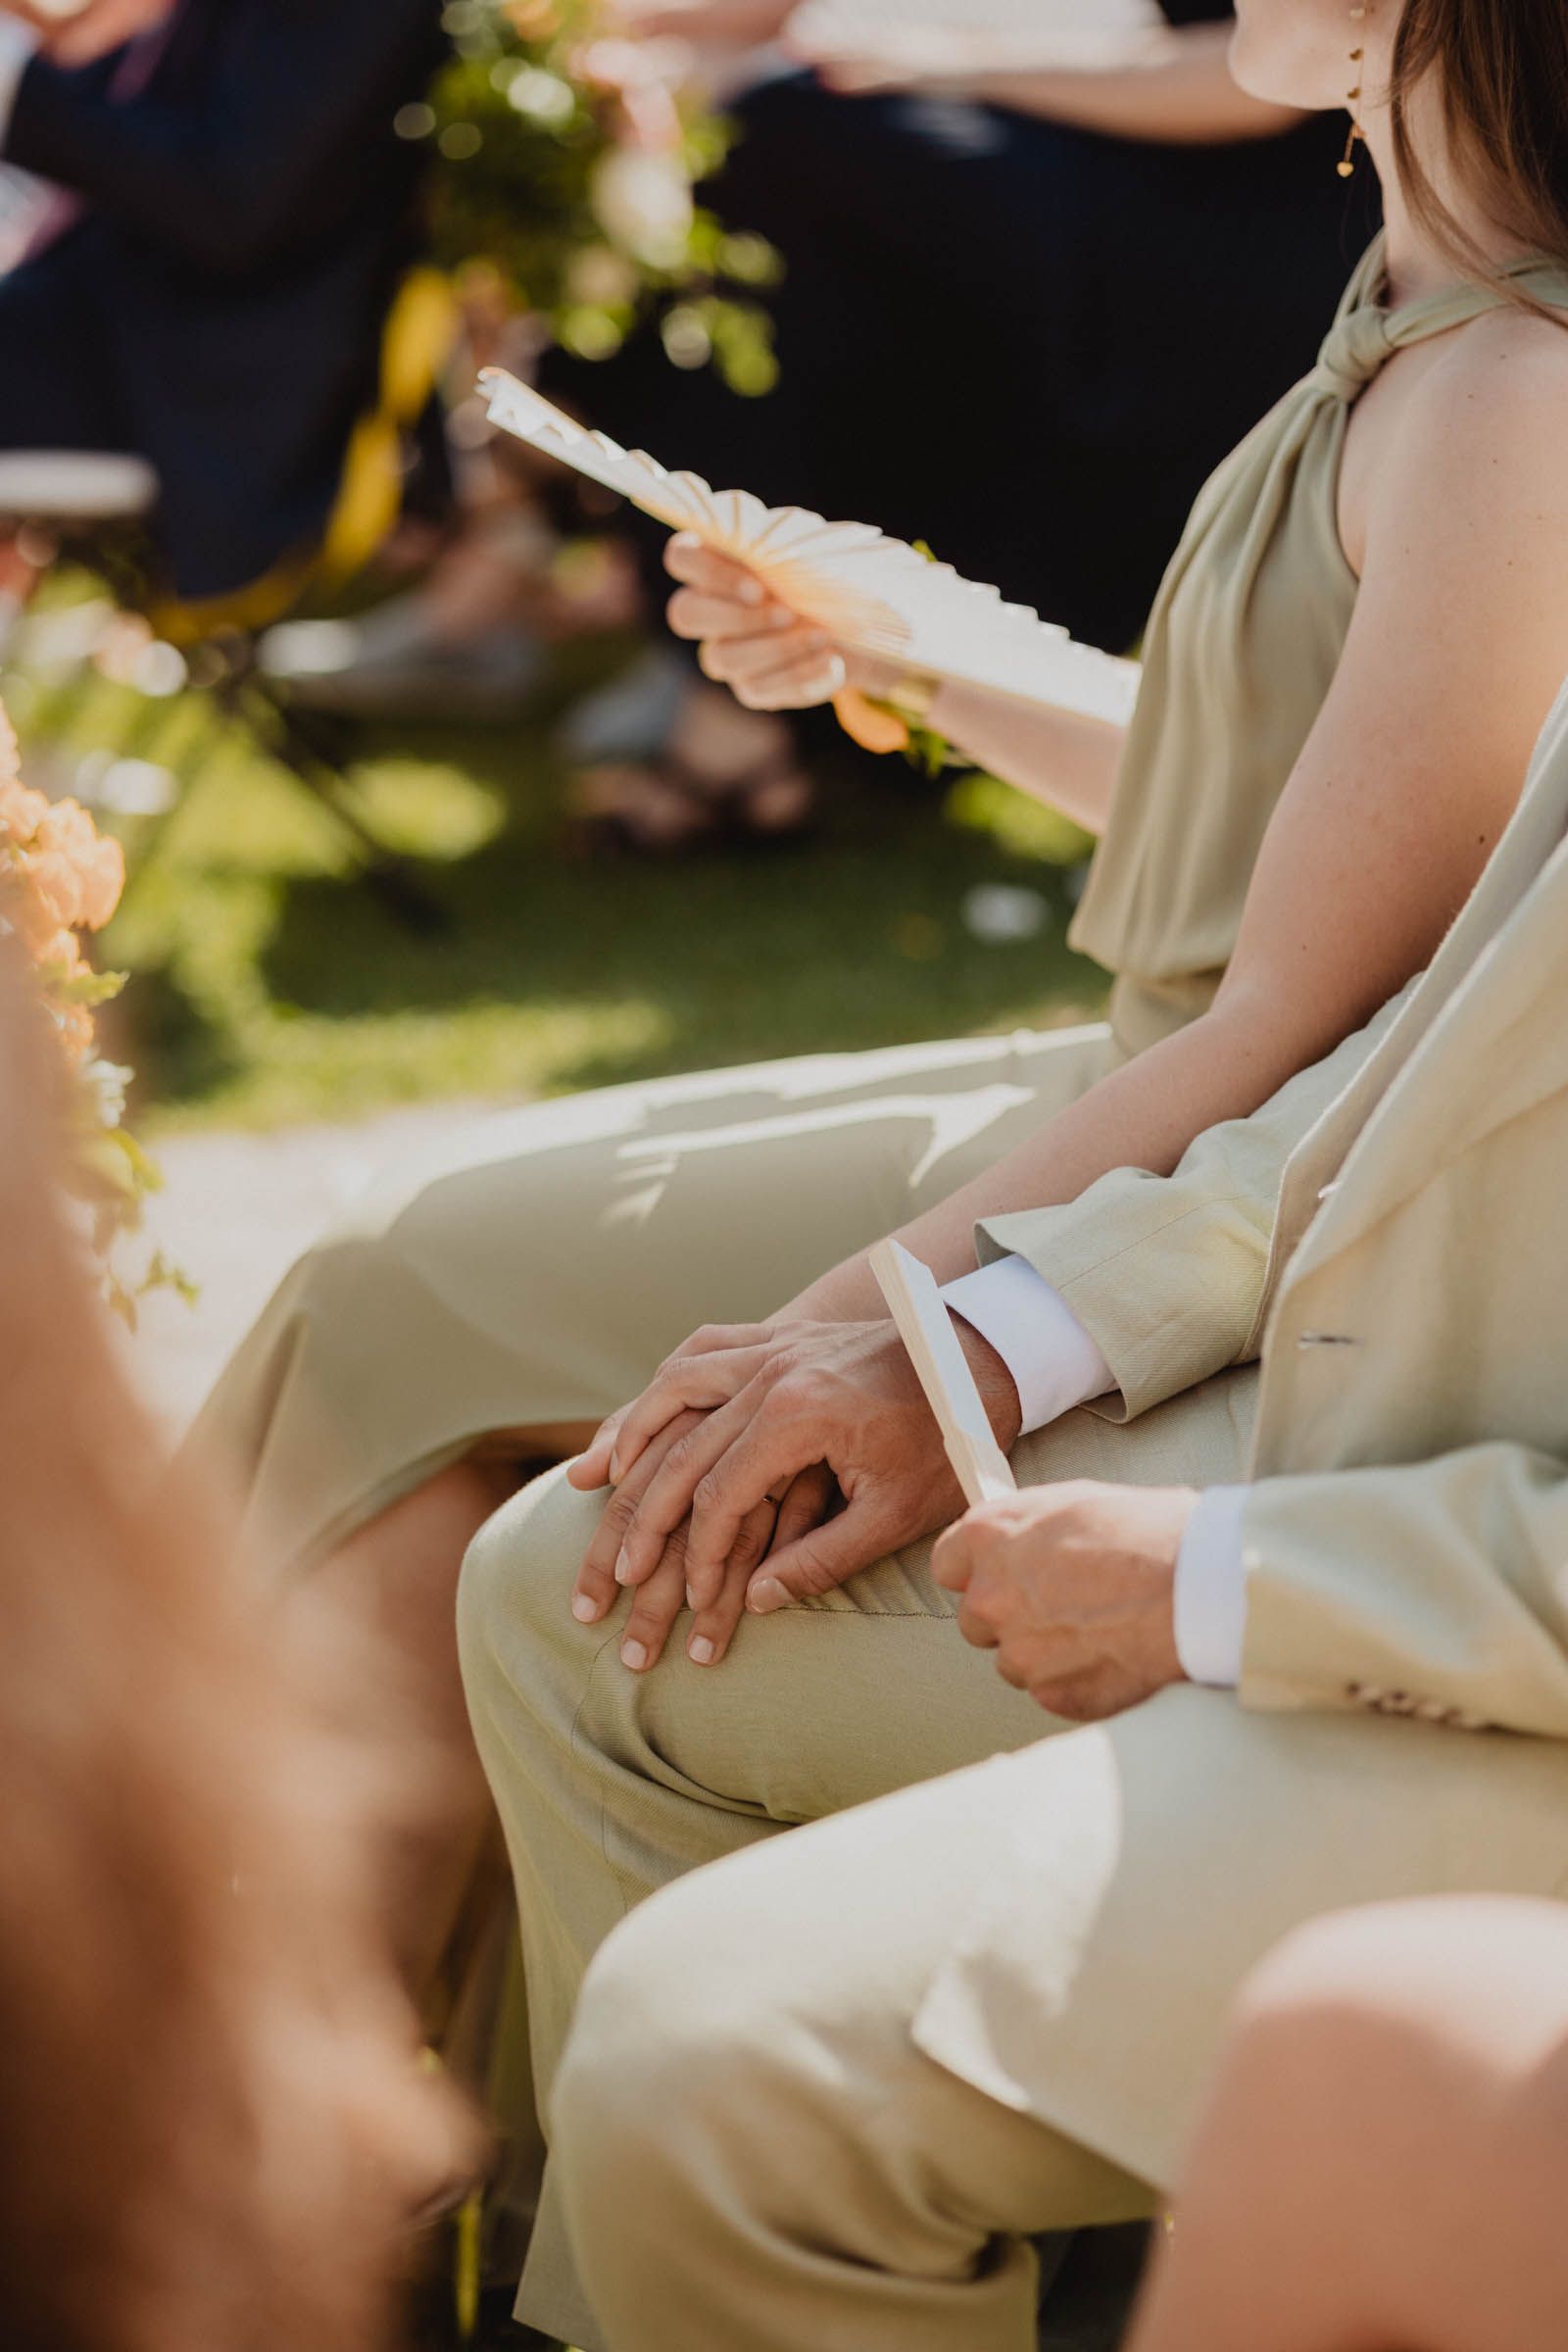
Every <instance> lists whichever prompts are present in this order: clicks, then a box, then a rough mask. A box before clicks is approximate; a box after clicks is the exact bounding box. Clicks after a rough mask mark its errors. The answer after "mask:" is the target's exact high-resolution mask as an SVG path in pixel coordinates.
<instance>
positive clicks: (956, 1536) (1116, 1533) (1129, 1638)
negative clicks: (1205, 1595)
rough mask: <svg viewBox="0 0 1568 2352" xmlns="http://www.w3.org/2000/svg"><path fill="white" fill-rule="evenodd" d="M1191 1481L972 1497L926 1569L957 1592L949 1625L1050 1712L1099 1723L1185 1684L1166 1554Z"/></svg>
mask: <svg viewBox="0 0 1568 2352" xmlns="http://www.w3.org/2000/svg"><path fill="white" fill-rule="evenodd" d="M1197 1502H1198V1496H1197V1495H1196V1494H1195V1493H1194V1491H1193V1489H1192V1488H1191V1487H1102V1486H1094V1485H1091V1484H1090V1483H1089V1481H1087V1480H1074V1481H1071V1482H1068V1483H1064V1484H1062V1485H1060V1486H1054V1487H1034V1488H1030V1489H1027V1490H1026V1491H1025V1492H1023V1493H1022V1494H1018V1495H1007V1496H1005V1498H1004V1500H1002V1501H1000V1502H986V1503H981V1504H980V1505H979V1506H978V1507H977V1508H976V1509H974V1510H972V1511H969V1512H968V1513H966V1514H965V1516H964V1517H963V1518H962V1519H960V1520H959V1521H958V1523H957V1525H956V1526H955V1527H950V1528H949V1529H948V1531H947V1533H946V1534H945V1535H944V1536H943V1537H942V1538H941V1540H940V1541H939V1543H938V1544H937V1547H936V1552H935V1555H934V1557H933V1560H932V1573H933V1574H934V1575H935V1577H936V1580H937V1582H938V1584H939V1585H945V1586H946V1587H947V1589H948V1591H949V1592H950V1593H961V1594H962V1595H963V1598H962V1603H961V1605H960V1607H959V1610H958V1630H959V1632H960V1633H961V1634H962V1636H963V1638H964V1640H965V1641H966V1642H973V1643H974V1645H975V1646H976V1648H978V1649H994V1650H995V1651H996V1653H997V1671H998V1673H999V1674H1000V1675H1001V1676H1002V1678H1003V1680H1004V1682H1007V1683H1011V1685H1012V1686H1013V1688H1014V1690H1017V1691H1028V1693H1029V1695H1030V1697H1031V1698H1034V1699H1038V1700H1039V1702H1040V1704H1041V1706H1043V1707H1047V1708H1049V1709H1050V1711H1051V1713H1052V1714H1054V1715H1065V1716H1067V1717H1068V1718H1069V1719H1070V1720H1071V1721H1073V1722H1077V1723H1087V1722H1098V1721H1099V1720H1100V1719H1101V1718H1102V1717H1103V1716H1106V1715H1119V1714H1121V1713H1122V1711H1123V1710H1124V1709H1125V1708H1127V1707H1136V1706H1139V1705H1141V1704H1142V1702H1143V1701H1144V1700H1145V1699H1146V1698H1152V1696H1153V1694H1154V1692H1155V1691H1163V1690H1164V1689H1165V1687H1166V1685H1167V1684H1169V1683H1180V1682H1185V1680H1186V1679H1187V1678H1186V1676H1185V1675H1184V1674H1183V1672H1182V1666H1181V1660H1180V1658H1179V1657H1178V1656H1177V1654H1176V1617H1175V1593H1176V1560H1177V1555H1178V1554H1179V1552H1180V1550H1181V1546H1182V1538H1183V1536H1184V1535H1185V1534H1186V1532H1187V1522H1188V1520H1189V1519H1190V1518H1191V1517H1192V1515H1193V1511H1194V1509H1195V1507H1196V1505H1197Z"/></svg>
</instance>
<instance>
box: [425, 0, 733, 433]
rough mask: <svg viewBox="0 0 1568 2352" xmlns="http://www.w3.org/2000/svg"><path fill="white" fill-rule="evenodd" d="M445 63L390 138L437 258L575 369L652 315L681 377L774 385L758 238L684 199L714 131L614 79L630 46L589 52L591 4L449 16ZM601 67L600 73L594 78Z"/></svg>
mask: <svg viewBox="0 0 1568 2352" xmlns="http://www.w3.org/2000/svg"><path fill="white" fill-rule="evenodd" d="M443 23H444V25H445V27H446V30H447V32H448V35H449V37H450V39H451V41H452V45H453V54H452V58H451V62H450V63H449V65H448V66H447V67H446V68H445V70H444V71H443V73H441V74H440V75H439V77H438V79H437V81H436V84H435V86H434V88H433V89H432V91H431V93H430V98H429V101H428V103H425V104H419V105H416V106H411V107H406V108H405V109H404V110H403V113H402V114H401V115H400V116H399V118H398V128H399V130H400V131H401V132H402V134H403V135H404V136H405V137H407V138H411V139H416V140H419V141H426V142H428V143H429V144H430V146H431V147H432V148H433V150H434V154H433V157H432V166H433V169H432V174H431V196H430V233H431V247H432V253H433V258H434V259H435V260H436V261H437V262H438V263H439V264H440V265H441V266H442V267H443V268H445V269H447V270H451V271H452V272H453V273H454V274H455V275H456V276H457V277H458V278H459V279H460V281H461V280H462V278H463V276H464V274H465V273H466V272H469V271H472V270H475V269H481V270H490V271H493V272H495V273H496V274H497V275H498V276H499V278H500V280H501V282H502V285H503V287H504V289H505V293H506V297H507V299H508V300H509V301H510V302H511V303H512V304H513V305H514V306H515V308H517V309H519V310H526V311H528V312H530V313H531V314H532V315H533V316H534V318H536V319H538V320H539V321H540V323H541V324H542V326H543V327H544V328H545V329H546V331H547V332H548V333H549V334H550V335H551V336H552V337H554V339H555V340H556V341H558V342H559V343H561V344H562V345H563V346H564V348H565V349H566V350H568V351H570V352H572V353H573V354H574V355H575V356H576V357H578V358H580V359H586V360H604V359H609V358H611V357H612V356H613V354H614V353H615V352H616V351H618V350H619V348H620V346H621V344H622V343H623V342H624V341H625V338H626V336H627V335H628V334H629V333H630V332H631V330H632V328H633V326H634V325H635V324H636V323H637V321H638V319H640V318H642V317H644V316H646V315H648V314H650V313H652V314H653V315H654V316H655V317H656V318H657V319H658V320H659V323H660V327H661V331H662V335H663V340H664V346H665V349H666V351H667V352H668V353H669V356H670V358H671V360H672V361H673V363H674V364H675V365H676V366H677V367H686V368H700V367H706V366H708V365H709V364H710V363H711V364H712V365H713V366H715V367H716V368H718V369H719V371H720V373H721V374H722V375H723V376H724V378H725V380H726V381H727V382H728V383H729V384H730V386H731V387H732V388H733V389H734V390H735V391H737V392H741V393H746V394H759V393H763V392H767V391H769V390H771V388H772V386H773V384H774V382H775V381H776V378H777V367H776V364H775V362H774V358H773V351H772V338H771V329H770V322H769V319H768V314H767V312H766V310H765V308H764V307H763V306H762V305H761V304H760V303H759V302H758V301H756V300H755V299H750V298H749V295H750V293H751V292H752V291H753V290H755V289H757V288H760V287H762V286H765V285H768V284H770V283H772V282H773V280H774V279H775V278H776V276H777V274H778V269H779V264H778V259H777V256H776V255H775V254H774V252H773V250H772V248H771V246H769V245H768V244H767V243H766V242H765V240H764V239H762V238H760V237H757V236H750V235H746V234H744V233H733V232H730V231H727V230H725V229H724V227H723V226H722V225H721V224H720V223H719V222H718V221H716V220H715V219H714V218H713V217H712V215H711V214H710V213H707V212H705V211H704V210H702V208H701V207H700V206H698V205H697V204H696V203H695V201H694V197H693V190H694V188H696V187H697V186H698V185H699V184H700V183H701V182H702V181H703V180H704V179H706V178H707V176H708V175H709V173H710V172H713V171H715V170H716V169H717V167H718V166H719V164H720V163H722V161H723V158H724V155H725V152H726V150H727V148H728V145H729V132H728V129H727V127H726V125H725V124H724V123H723V122H722V121H721V120H720V119H719V118H718V117H717V116H715V115H713V114H711V113H709V112H706V111H704V110H703V109H702V108H701V107H699V106H698V105H696V104H695V103H694V102H693V101H692V100H691V99H689V98H687V97H684V96H678V95H676V94H674V93H672V92H670V91H669V90H667V89H665V88H663V87H662V85H660V84H658V83H654V84H651V85H650V84H639V83H638V82H637V81H636V79H635V78H634V77H633V78H631V79H629V80H628V79H625V78H621V79H617V78H616V73H617V71H619V70H621V69H623V68H624V69H627V70H628V71H629V67H628V61H632V62H634V60H635V56H636V52H635V50H634V49H633V47H632V45H631V44H628V43H625V42H620V43H611V44H606V43H603V42H601V43H599V44H598V45H597V47H596V46H595V45H593V34H594V30H595V10H594V7H593V5H592V0H449V5H448V6H447V8H446V10H445V12H444V17H443ZM596 58H598V59H601V60H603V61H605V62H604V63H602V64H601V65H599V66H597V67H596V66H595V65H594V62H593V61H594V60H595V59H596Z"/></svg>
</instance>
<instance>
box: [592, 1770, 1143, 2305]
mask: <svg viewBox="0 0 1568 2352" xmlns="http://www.w3.org/2000/svg"><path fill="white" fill-rule="evenodd" d="M991 1769H993V1768H991V1767H987V1766H981V1767H980V1768H979V1773H978V1775H977V1774H975V1773H972V1772H968V1773H960V1774H954V1775H950V1776H949V1777H948V1778H947V1779H945V1780H943V1781H940V1782H938V1783H936V1784H935V1785H934V1786H932V1787H927V1788H924V1789H920V1790H918V1791H917V1794H918V1799H919V1801H918V1803H913V1802H911V1801H910V1797H909V1794H908V1793H906V1794H905V1795H904V1796H901V1797H894V1798H891V1799H889V1800H887V1801H886V1802H885V1803H883V1804H879V1805H877V1806H875V1807H871V1808H868V1809H866V1810H864V1811H861V1812H857V1813H852V1814H849V1815H847V1816H845V1817H844V1818H843V1819H842V1820H840V1821H837V1822H833V1823H830V1824H826V1825H824V1826H823V1827H820V1828H817V1829H814V1830H811V1831H809V1832H806V1833H804V1834H803V1836H802V1837H801V1838H799V1839H794V1838H792V1839H790V1840H789V1841H788V1845H789V1849H790V1850H789V1851H788V1853H787V1854H785V1853H783V1852H781V1851H780V1850H778V1848H777V1847H776V1844H769V1845H768V1846H766V1847H764V1848H762V1849H761V1850H760V1851H758V1852H754V1853H751V1854H747V1855H744V1856H741V1857H740V1858H739V1859H738V1860H736V1861H731V1862H725V1863H721V1864H719V1865H717V1866H716V1867H715V1868H714V1869H712V1870H710V1871H703V1872H700V1873H699V1874H698V1876H697V1877H696V1878H695V1879H691V1880H688V1881H686V1882H684V1883H683V1884H682V1885H681V1886H680V1887H675V1888H671V1889H669V1890H668V1891H667V1892H665V1893H664V1894H662V1895H659V1896H657V1897H656V1898H655V1899H654V1900H653V1902H652V1903H650V1904H649V1905H647V1906H646V1907H645V1908H644V1909H643V1910H641V1911H640V1912H638V1914H637V1916H636V1917H635V1919H632V1920H630V1921H628V1922H627V1923H626V1925H625V1926H624V1927H622V1928H620V1929H618V1930H617V1931H616V1933H615V1935H614V1936H613V1938H612V1940H611V1942H610V1944H609V1945H608V1947H607V1948H606V1949H605V1950H604V1951H603V1952H602V1953H601V1954H600V1955H599V1958H598V1959H597V1960H596V1961H595V1963H594V1965H593V1968H592V1970H591V1971H590V1974H589V1977H588V1982H587V1985H586V1987H585V1990H584V1993H583V1996H582V2008H581V2013H580V2020H579V2024H578V2028H577V2031H576V2033H575V2034H573V2036H572V2038H571V2041H570V2044H569V2045H568V2049H567V2052H566V2056H565V2059H564V2064H563V2067H562V2070H561V2074H560V2077H559V2080H558V2082H557V2088H556V2098H555V2104H554V2126H555V2131H554V2144H555V2155H554V2159H553V2161H554V2163H555V2165H556V2168H557V2174H556V2177H557V2180H558V2188H559V2193H560V2194H561V2196H562V2199H563V2202H564V2209H565V2213H566V2218H567V2224H568V2229H569V2230H570V2233H571V2236H572V2238H573V2240H574V2242H575V2244H576V2247H577V2250H578V2252H579V2254H580V2256H581V2259H582V2262H583V2269H584V2276H585V2278H586V2279H587V2281H588V2283H589V2286H590V2289H591V2293H592V2297H593V2305H594V2312H595V2316H596V2318H597V2320H598V2322H599V2326H600V2331H601V2332H600V2334H599V2335H598V2336H596V2337H595V2339H594V2340H595V2342H596V2343H600V2342H602V2343H604V2344H607V2345H609V2346H611V2347H613V2352H695V2347H697V2346H701V2347H702V2352H805V2348H807V2347H809V2352H1031V2347H1032V2346H1033V2344H1034V2340H1035V2333H1034V2330H1035V2306H1036V2289H1037V2276H1036V2263H1035V2258H1034V2252H1033V2249H1032V2247H1031V2246H1030V2244H1029V2235H1030V2233H1032V2232H1035V2231H1039V2230H1043V2229H1070V2228H1074V2227H1077V2226H1080V2225H1084V2224H1089V2223H1096V2222H1115V2221H1127V2220H1130V2219H1133V2218H1135V2217H1137V2216H1139V2215H1142V2214H1147V2213H1149V2212H1151V2211H1152V2209H1153V2205H1154V2202H1155V2199H1154V2195H1153V2192H1152V2191H1151V2190H1150V2189H1149V2188H1148V2187H1147V2186H1146V2185H1145V2184H1144V2183H1142V2182H1140V2181H1138V2180H1134V2179H1133V2178H1131V2177H1130V2176H1129V2175H1128V2174H1126V2173H1123V2172H1121V2171H1119V2170H1118V2169H1117V2168H1116V2167H1115V2166H1114V2165H1111V2164H1108V2163H1106V2162H1105V2161H1104V2160H1103V2159H1102V2158H1101V2157H1098V2156H1096V2155H1095V2154H1093V2153H1092V2152H1091V2151H1090V2150H1088V2149H1087V2148H1084V2147H1081V2146H1078V2145H1075V2144H1074V2142H1073V2141H1072V2140H1070V2139H1069V2138H1067V2137H1065V2136H1064V2135H1062V2134H1061V2133H1059V2132H1057V2131H1052V2130H1051V2129H1050V2128H1049V2127H1048V2126H1046V2125H1044V2124H1042V2123H1040V2122H1038V2121H1037V2120H1036V2119H1035V2118H1034V2117H1033V2116H1030V2115H1024V2114H1020V2113H1018V2112H1017V2111H1016V2109H1013V2108H1009V2107H1006V2106H1004V2105H1003V2104H1001V2103H1000V2102H999V2101H998V2100H996V2099H993V2098H988V2097H986V2096H985V2095H983V2094H982V2093H981V2092H980V2091H978V2090H976V2089H974V2088H972V2087H971V2086H970V2084H969V2083H967V2082H962V2081H960V2080H959V2078H958V2077H957V2076H956V2074H953V2073H951V2072H950V2071H949V2070H948V2069H947V2068H946V2067H943V2066H940V2065H938V2064H936V2063H935V2062H934V2061H933V2060H932V2059H930V2058H928V2057H927V2056H925V2055H924V2053H923V2052H922V2051H921V2050H920V2049H919V2048H917V2047H916V2045H915V2043H914V2041H913V2040H912V2038H911V2034H910V2024H911V2020H912V2019H913V2017H914V2016H915V2014H916V2012H917V2010H918V2008H919V2005H920V2001H921V1998H922V1995H923V1993H924V1991H925V1988H926V1986H927V1985H928V1984H929V1982H930V1980H931V1978H932V1976H933V1974H934V1972H935V1971H936V1969H937V1968H938V1966H939V1965H940V1963H941V1961H942V1959H943V1957H944V1956H945V1953H946V1951H947V1949H948V1947H949V1945H950V1944H951V1942H952V1938H953V1933H954V1921H955V1918H956V1917H957V1916H961V1915H962V1914H963V1912H964V1911H965V1910H969V1911H971V1912H973V1911H974V1910H976V1909H977V1908H978V1906H979V1905H980V1904H981V1903H982V1902H983V1901H984V1900H985V1898H986V1896H987V1893H988V1890H989V1887H991V1886H992V1885H993V1884H994V1883H995V1880H996V1878H997V1876H998V1875H999V1874H1005V1872H1006V1871H1007V1870H1008V1868H1009V1866H1010V1862H1011V1856H1010V1854H1009V1851H1008V1838H1007V1836H1006V1824H1005V1820H998V1819H995V1818H989V1817H988V1814H987V1811H986V1809H985V1807H984V1806H983V1804H977V1803H976V1789H975V1782H976V1780H977V1779H979V1780H981V1781H983V1779H984V1777H985V1775H986V1773H987V1772H988V1771H989V1770H991ZM870 1823H874V1824H875V1835H874V1836H866V1835H863V1834H862V1825H867V1824H870ZM911 1892H912V1894H913V1896H914V1899H913V1900H912V1901H911V1899H910V1898H911Z"/></svg>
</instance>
